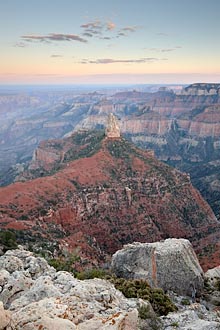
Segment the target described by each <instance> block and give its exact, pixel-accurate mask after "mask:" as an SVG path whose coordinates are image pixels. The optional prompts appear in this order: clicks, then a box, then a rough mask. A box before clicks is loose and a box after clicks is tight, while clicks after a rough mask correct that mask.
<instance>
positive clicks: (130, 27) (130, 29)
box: [121, 26, 137, 32]
mask: <svg viewBox="0 0 220 330" xmlns="http://www.w3.org/2000/svg"><path fill="white" fill-rule="evenodd" d="M136 30H137V26H126V27H124V28H122V29H121V31H125V32H135V31H136Z"/></svg>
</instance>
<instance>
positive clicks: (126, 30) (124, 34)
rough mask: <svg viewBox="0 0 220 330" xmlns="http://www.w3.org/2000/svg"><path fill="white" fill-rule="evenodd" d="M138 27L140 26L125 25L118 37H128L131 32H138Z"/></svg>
mask: <svg viewBox="0 0 220 330" xmlns="http://www.w3.org/2000/svg"><path fill="white" fill-rule="evenodd" d="M138 29H139V27H138V26H125V27H123V28H121V29H120V30H119V31H118V34H117V38H119V37H127V36H128V35H129V34H130V33H133V32H136V31H137V30H138Z"/></svg>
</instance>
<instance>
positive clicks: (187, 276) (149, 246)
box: [112, 239, 203, 296]
mask: <svg viewBox="0 0 220 330" xmlns="http://www.w3.org/2000/svg"><path fill="white" fill-rule="evenodd" d="M112 269H113V271H114V272H115V273H116V275H117V276H119V277H124V278H128V279H135V278H137V279H145V280H147V281H148V282H149V283H150V285H152V286H155V287H161V288H163V289H164V290H172V291H175V292H177V293H179V294H182V295H189V296H192V295H195V294H197V295H201V291H202V289H203V271H202V269H201V267H200V265H199V262H198V259H197V257H196V255H195V253H194V251H193V248H192V245H191V244H190V242H189V241H188V240H185V239H166V240H165V241H161V242H155V243H134V244H129V245H126V246H125V247H124V248H123V249H122V250H119V251H117V252H116V253H115V254H114V255H113V258H112Z"/></svg>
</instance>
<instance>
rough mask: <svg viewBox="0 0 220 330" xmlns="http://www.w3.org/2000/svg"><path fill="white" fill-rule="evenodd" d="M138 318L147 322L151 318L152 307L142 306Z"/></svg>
mask: <svg viewBox="0 0 220 330" xmlns="http://www.w3.org/2000/svg"><path fill="white" fill-rule="evenodd" d="M138 316H139V317H140V318H141V319H143V320H147V319H149V318H150V317H151V311H150V306H147V305H142V306H140V307H139V308H138Z"/></svg>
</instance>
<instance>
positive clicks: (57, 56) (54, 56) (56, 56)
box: [50, 54, 63, 58]
mask: <svg viewBox="0 0 220 330" xmlns="http://www.w3.org/2000/svg"><path fill="white" fill-rule="evenodd" d="M50 57H53V58H59V57H63V55H59V54H52V55H51V56H50Z"/></svg>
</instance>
